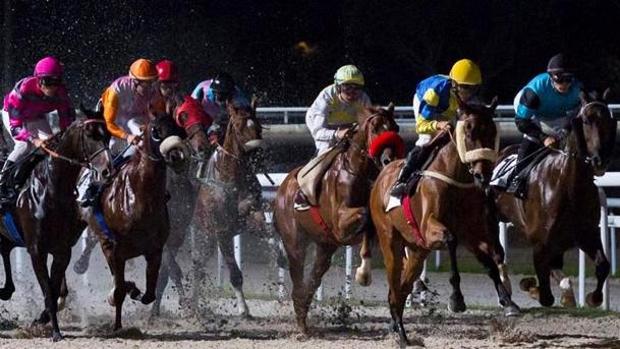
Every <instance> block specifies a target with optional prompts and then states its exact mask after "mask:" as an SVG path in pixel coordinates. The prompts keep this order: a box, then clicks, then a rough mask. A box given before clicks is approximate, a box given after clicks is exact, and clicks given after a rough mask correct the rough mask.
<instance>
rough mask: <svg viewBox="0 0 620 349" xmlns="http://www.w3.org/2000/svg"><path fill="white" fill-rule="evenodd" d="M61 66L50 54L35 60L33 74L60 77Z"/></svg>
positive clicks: (39, 76)
mask: <svg viewBox="0 0 620 349" xmlns="http://www.w3.org/2000/svg"><path fill="white" fill-rule="evenodd" d="M63 70H64V69H63V67H62V64H61V63H60V61H59V60H58V59H57V58H55V57H52V56H47V57H45V58H43V59H41V60H40V61H38V62H37V65H35V66H34V76H36V77H38V78H41V77H48V76H49V77H56V78H61V77H62V72H63Z"/></svg>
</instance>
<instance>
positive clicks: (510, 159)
mask: <svg viewBox="0 0 620 349" xmlns="http://www.w3.org/2000/svg"><path fill="white" fill-rule="evenodd" d="M516 164H517V154H510V155H508V156H507V157H505V158H504V159H503V160H502V161H501V162H500V163H499V164H498V165H497V166H495V168H494V169H493V177H491V183H490V184H491V185H492V186H495V187H499V188H501V189H506V188H507V187H508V186H509V185H510V182H509V179H510V178H512V172H514V169H515V167H516Z"/></svg>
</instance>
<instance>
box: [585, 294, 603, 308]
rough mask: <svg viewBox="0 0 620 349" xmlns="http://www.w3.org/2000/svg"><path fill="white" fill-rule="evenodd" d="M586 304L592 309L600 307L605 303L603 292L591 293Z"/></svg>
mask: <svg viewBox="0 0 620 349" xmlns="http://www.w3.org/2000/svg"><path fill="white" fill-rule="evenodd" d="M586 303H587V304H588V306H589V307H591V308H596V307H599V306H600V305H601V304H602V303H603V293H602V292H590V293H588V295H587V296H586Z"/></svg>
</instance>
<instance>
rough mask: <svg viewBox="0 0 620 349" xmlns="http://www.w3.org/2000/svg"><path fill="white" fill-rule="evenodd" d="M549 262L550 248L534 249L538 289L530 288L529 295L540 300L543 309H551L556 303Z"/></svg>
mask: <svg viewBox="0 0 620 349" xmlns="http://www.w3.org/2000/svg"><path fill="white" fill-rule="evenodd" d="M549 260H550V257H549V249H548V248H545V247H544V246H537V247H536V248H534V268H535V269H536V277H537V278H538V287H530V288H529V293H530V297H532V298H534V299H538V302H539V303H540V305H542V306H543V307H550V306H552V305H553V302H554V301H555V298H554V297H553V294H552V293H551V287H550V285H549V274H550V273H551V268H550V266H549ZM522 282H523V281H522Z"/></svg>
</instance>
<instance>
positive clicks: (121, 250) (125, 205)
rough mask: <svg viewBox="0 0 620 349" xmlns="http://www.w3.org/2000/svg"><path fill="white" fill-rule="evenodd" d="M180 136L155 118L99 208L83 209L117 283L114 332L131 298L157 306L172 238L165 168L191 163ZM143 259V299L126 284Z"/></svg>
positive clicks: (112, 297) (165, 119)
mask: <svg viewBox="0 0 620 349" xmlns="http://www.w3.org/2000/svg"><path fill="white" fill-rule="evenodd" d="M178 135H183V130H182V129H180V128H179V127H178V126H177V125H176V124H174V121H173V120H172V119H171V118H170V116H169V115H167V114H166V113H162V114H158V115H152V116H151V118H150V121H149V123H148V124H147V126H146V128H145V130H144V136H143V137H142V141H141V143H140V144H139V145H137V146H136V147H137V151H136V153H135V155H134V156H133V157H132V158H131V159H130V160H129V161H128V162H127V163H126V164H125V165H123V166H122V167H121V168H120V169H119V170H118V171H117V172H116V173H115V174H114V177H113V178H112V180H111V183H109V185H107V186H106V188H105V189H104V190H103V192H102V195H101V197H100V199H99V203H98V206H96V207H95V208H83V209H82V217H83V219H84V220H85V221H86V222H88V225H89V228H90V230H91V231H93V232H95V234H96V235H97V237H98V238H99V242H100V244H101V249H102V251H103V254H104V256H105V258H106V260H107V263H108V266H109V267H110V271H111V272H112V275H113V277H114V288H113V289H112V291H111V292H110V294H109V296H108V303H109V304H110V305H112V306H114V307H116V318H115V323H114V330H115V331H116V330H119V329H120V328H121V327H122V323H121V317H122V306H123V302H124V299H125V295H126V294H127V293H128V294H129V295H130V297H131V298H132V299H134V300H140V301H141V302H142V303H143V304H150V303H152V302H153V301H155V287H156V285H157V277H158V274H159V267H160V264H161V259H162V251H163V246H164V243H165V242H166V240H167V238H168V234H169V218H168V211H167V207H166V202H167V192H166V189H165V186H166V168H167V166H170V167H172V168H173V169H179V170H181V169H182V168H183V165H184V164H185V163H186V161H187V158H188V155H187V150H186V149H185V148H186V146H185V144H184V143H183V142H182V140H181V138H179V136H178ZM183 136H184V135H183ZM141 255H142V256H144V257H145V259H146V263H147V265H146V292H145V293H144V294H143V295H141V292H140V290H138V288H137V287H136V285H135V283H134V282H131V281H125V263H126V261H127V260H128V259H131V258H134V257H137V256H141Z"/></svg>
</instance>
